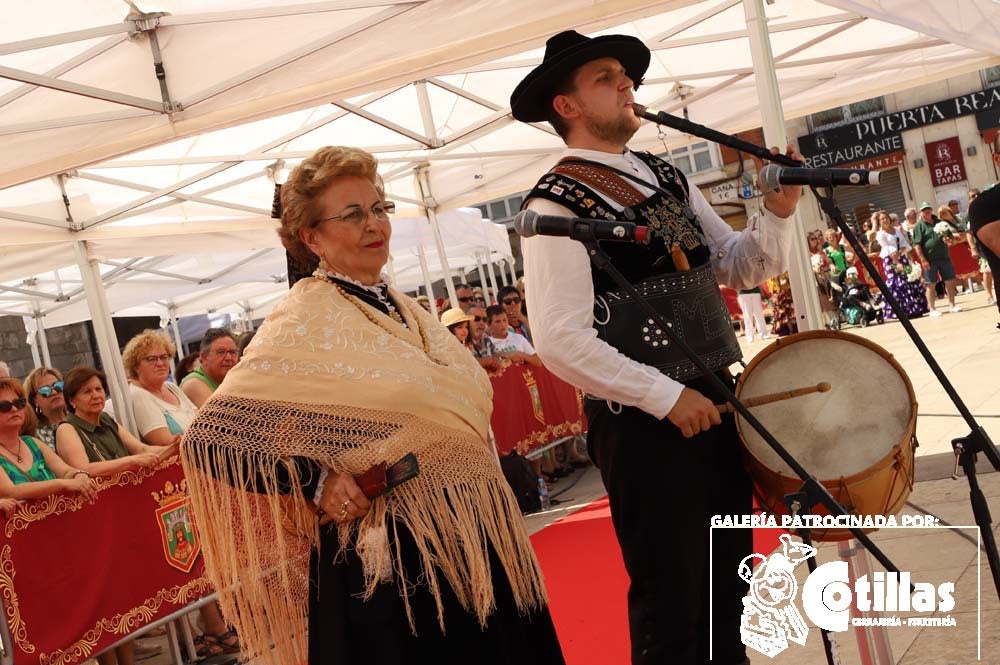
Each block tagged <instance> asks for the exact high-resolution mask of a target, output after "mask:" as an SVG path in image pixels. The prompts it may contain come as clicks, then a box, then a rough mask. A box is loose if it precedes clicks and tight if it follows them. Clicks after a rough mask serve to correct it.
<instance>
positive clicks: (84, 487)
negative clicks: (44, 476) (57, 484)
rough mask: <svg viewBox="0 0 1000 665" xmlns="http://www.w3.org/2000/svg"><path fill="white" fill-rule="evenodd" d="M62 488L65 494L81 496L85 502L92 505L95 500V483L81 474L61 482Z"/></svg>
mask: <svg viewBox="0 0 1000 665" xmlns="http://www.w3.org/2000/svg"><path fill="white" fill-rule="evenodd" d="M63 487H64V488H65V490H66V491H67V492H70V493H73V494H81V495H83V498H84V499H86V500H87V501H89V502H91V503H93V502H94V499H96V498H97V483H95V482H94V479H93V478H91V477H90V476H87V475H84V474H82V473H80V474H77V475H75V476H73V477H72V478H69V479H67V480H64V481H63Z"/></svg>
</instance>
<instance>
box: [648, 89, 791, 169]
mask: <svg viewBox="0 0 1000 665" xmlns="http://www.w3.org/2000/svg"><path fill="white" fill-rule="evenodd" d="M632 112H633V113H635V114H636V115H637V116H639V117H640V118H643V119H645V120H649V121H650V122H653V123H656V124H657V125H663V126H665V127H670V128H671V129H676V130H677V131H679V132H683V133H685V134H691V135H692V136H697V137H699V138H703V139H708V140H709V141H712V142H714V143H719V144H722V145H726V146H729V147H730V148H732V149H733V150H739V151H740V152H745V153H747V154H748V155H757V156H758V157H760V158H761V159H766V160H768V161H769V162H775V163H777V164H784V165H785V166H802V162H800V161H799V160H797V159H792V158H791V157H789V156H788V155H780V154H779V155H772V154H771V151H770V150H768V149H766V148H763V147H761V146H759V145H756V144H754V143H750V142H749V141H744V140H743V139H741V138H740V137H738V136H733V135H732V134H726V133H725V132H720V131H718V130H716V129H712V128H711V127H706V126H705V125H699V124H698V123H696V122H691V121H690V120H688V119H687V118H680V117H678V116H676V115H670V114H669V113H665V112H663V111H657V110H655V109H650V108H646V107H645V106H643V105H642V104H639V103H637V102H632Z"/></svg>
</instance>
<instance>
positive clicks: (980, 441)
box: [811, 183, 1000, 597]
mask: <svg viewBox="0 0 1000 665" xmlns="http://www.w3.org/2000/svg"><path fill="white" fill-rule="evenodd" d="M827 186H828V187H829V189H830V196H822V195H821V194H820V193H819V192H818V191H817V190H816V187H811V189H812V192H813V194H814V195H815V196H816V199H817V200H818V201H819V204H820V207H822V208H823V212H825V213H826V214H827V216H829V217H830V219H832V220H833V221H834V222H835V223H836V224H837V227H838V228H839V229H840V232H841V233H843V234H844V237H845V238H847V241H848V242H849V243H851V247H852V248H854V255H855V256H857V257H859V258H860V259H861V263H862V265H864V267H865V270H867V271H868V274H869V275H870V276H871V278H872V279H873V280H874V281H875V285H876V286H877V287H878V288H879V290H880V291H881V292H882V296H883V297H884V298H885V300H886V302H887V303H889V306H890V307H891V308H892V311H893V312H895V313H896V317H897V318H898V319H899V322H900V323H901V324H902V325H903V329H904V330H905V331H906V334H907V335H909V336H910V339H911V340H913V345H914V346H916V347H917V350H918V351H920V355H921V356H923V358H924V361H925V362H926V363H927V365H928V366H929V367H930V368H931V371H932V372H933V373H934V377H935V378H936V379H937V380H938V383H940V384H941V387H942V388H944V390H945V392H946V393H948V397H949V398H950V399H951V401H952V403H953V404H954V405H955V408H957V409H958V412H959V413H960V414H961V415H962V418H963V419H964V420H965V422H966V424H968V425H969V429H970V432H969V434H968V436H964V437H960V438H957V439H953V440H952V442H951V446H952V449H953V450H954V451H955V471H954V473H953V474H952V479H956V480H957V479H958V467H959V466H961V467H962V468H963V469H964V470H965V477H966V479H967V480H968V481H969V501H970V502H971V503H972V513H973V515H974V516H975V519H976V525H977V526H978V527H979V531H980V535H981V537H982V541H983V548H984V549H985V550H986V559H987V561H988V562H989V564H990V571H991V572H992V574H993V585H994V587H995V588H996V591H997V596H998V597H1000V555H998V554H997V544H996V539H995V538H994V537H993V518H992V517H991V516H990V509H989V504H987V503H986V497H985V496H984V495H983V491H982V489H980V487H979V480H978V478H977V476H976V458H977V457H978V455H979V453H983V454H984V455H986V459H987V461H989V463H990V464H992V465H993V468H994V469H996V470H997V471H1000V453H998V452H997V448H996V446H995V445H994V443H993V441H991V440H990V436H989V434H987V433H986V430H984V429H983V427H982V425H980V424H979V423H978V422H976V418H975V416H973V415H972V413H971V412H970V411H969V408H968V407H967V406H966V405H965V402H963V401H962V398H961V397H959V395H958V392H957V391H956V390H955V387H954V386H953V385H952V384H951V381H949V380H948V377H947V376H946V375H945V373H944V370H943V369H941V366H940V365H939V364H938V362H937V360H935V359H934V356H933V355H932V354H931V352H930V349H928V348H927V345H926V344H924V340H923V339H921V337H920V334H919V333H918V332H917V331H916V329H915V328H914V327H913V324H912V323H910V318H909V317H908V316H907V315H906V312H905V311H904V310H903V307H902V306H901V305H900V304H899V301H897V300H896V297H895V296H894V295H892V291H890V290H889V287H888V285H886V283H885V280H884V279H882V276H881V275H879V273H878V270H876V269H875V266H874V265H872V262H871V259H869V258H868V253H867V252H866V251H865V249H864V248H863V247H862V246H861V243H860V242H859V241H858V238H857V236H855V235H854V232H853V231H852V230H851V228H850V227H849V226H848V225H847V222H846V221H845V220H844V215H843V213H841V212H840V208H838V207H837V204H836V202H835V201H834V200H833V185H832V183H830V184H828V185H827Z"/></svg>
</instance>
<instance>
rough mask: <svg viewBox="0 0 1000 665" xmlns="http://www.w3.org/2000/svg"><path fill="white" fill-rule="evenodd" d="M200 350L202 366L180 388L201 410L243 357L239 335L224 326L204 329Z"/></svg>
mask: <svg viewBox="0 0 1000 665" xmlns="http://www.w3.org/2000/svg"><path fill="white" fill-rule="evenodd" d="M200 350H201V355H200V360H201V366H200V367H198V368H196V369H194V370H193V371H192V372H191V373H190V374H188V375H187V376H185V377H184V380H183V381H181V390H183V391H184V394H185V395H187V396H188V399H190V400H191V401H192V402H194V405H195V406H197V407H198V408H199V409H200V408H201V407H202V406H203V405H204V404H205V402H207V401H208V398H209V397H211V396H212V393H214V392H215V390H216V388H218V387H219V384H220V383H222V380H223V379H225V378H226V374H228V373H229V370H231V369H232V368H233V367H235V366H236V363H238V362H239V360H240V351H239V347H238V346H237V344H236V337H234V336H233V333H231V332H229V331H228V330H225V329H224V328H209V329H208V330H207V331H205V336H204V337H203V338H202V340H201V349H200Z"/></svg>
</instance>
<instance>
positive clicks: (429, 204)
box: [413, 164, 458, 307]
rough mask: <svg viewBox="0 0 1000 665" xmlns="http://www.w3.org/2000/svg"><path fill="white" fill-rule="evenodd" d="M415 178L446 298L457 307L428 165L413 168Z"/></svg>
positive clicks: (456, 298) (456, 297)
mask: <svg viewBox="0 0 1000 665" xmlns="http://www.w3.org/2000/svg"><path fill="white" fill-rule="evenodd" d="M413 172H414V173H415V174H416V178H417V191H419V192H420V193H421V199H422V200H423V202H424V205H423V208H424V210H425V211H427V219H428V220H430V223H431V230H432V231H433V232H434V244H435V246H436V247H437V253H438V259H439V261H440V263H441V273H442V274H443V275H444V286H445V288H446V289H447V290H448V300H450V301H451V306H452V307H458V296H457V295H455V284H454V283H453V282H452V281H451V270H450V269H449V267H448V256H447V254H446V253H445V251H444V240H443V239H442V238H441V226H440V225H439V224H438V219H437V214H436V212H435V208H436V207H437V203H436V202H435V201H434V196H433V195H432V194H431V180H430V175H429V173H430V165H429V164H423V165H422V166H418V167H417V168H415V169H414V170H413Z"/></svg>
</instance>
